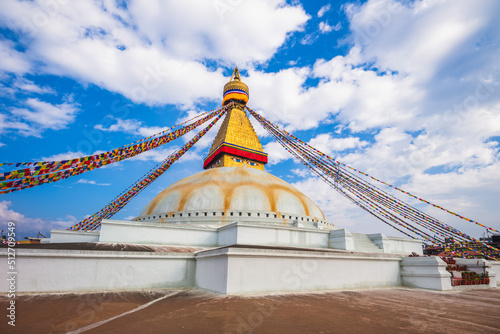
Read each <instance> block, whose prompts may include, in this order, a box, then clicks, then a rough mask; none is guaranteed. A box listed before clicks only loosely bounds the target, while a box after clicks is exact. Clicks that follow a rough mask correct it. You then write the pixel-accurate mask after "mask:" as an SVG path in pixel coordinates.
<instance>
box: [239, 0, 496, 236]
mask: <svg viewBox="0 0 500 334" xmlns="http://www.w3.org/2000/svg"><path fill="white" fill-rule="evenodd" d="M499 10H500V3H498V2H497V1H484V2H482V3H481V5H477V4H474V3H471V2H469V1H453V3H451V2H450V1H444V0H443V1H435V2H429V1H419V2H415V3H412V4H408V5H404V4H402V3H401V2H396V1H389V0H371V1H367V2H366V3H365V4H363V5H361V6H355V5H349V6H346V11H347V13H348V17H349V21H350V25H349V28H350V30H351V32H352V34H351V38H348V39H346V40H347V41H350V42H352V43H354V45H353V47H352V48H351V50H350V52H349V53H348V54H347V55H345V56H337V57H335V58H333V59H327V60H318V61H317V62H316V64H315V65H314V66H313V67H312V68H292V69H288V70H282V71H279V72H277V73H262V72H252V71H250V72H249V74H250V77H249V79H248V82H249V83H250V86H251V87H252V89H253V91H252V98H251V103H252V106H254V108H255V109H258V110H260V111H261V112H262V114H263V115H264V116H265V117H266V118H268V119H269V120H271V121H272V122H275V123H276V122H277V123H281V124H284V125H285V127H286V128H287V130H292V131H293V130H297V129H300V130H305V129H312V128H314V127H316V126H318V125H319V124H321V123H324V122H334V123H335V124H338V125H337V126H336V128H337V133H339V135H343V134H345V133H348V132H350V137H347V138H345V140H343V141H338V142H336V143H331V142H330V139H331V136H330V135H328V137H327V136H326V135H325V136H323V137H321V136H317V137H316V138H315V139H314V140H313V142H312V144H313V146H315V145H316V146H318V147H321V148H322V150H325V151H330V152H334V151H340V150H343V149H349V148H355V149H356V151H355V152H350V151H346V152H339V153H340V154H338V155H339V157H338V159H339V160H341V161H343V162H346V163H348V164H350V165H352V166H354V167H356V168H358V169H360V170H364V171H367V172H368V173H370V174H372V175H374V176H376V177H379V178H380V179H383V180H386V181H389V182H395V183H396V184H401V183H405V184H407V186H408V188H409V190H412V189H416V190H415V193H416V194H418V195H419V196H422V197H424V198H425V197H427V198H429V199H431V200H434V201H436V202H437V203H438V204H441V203H442V204H443V205H444V206H448V207H449V208H450V209H451V210H453V211H456V212H460V213H461V214H464V215H467V214H466V213H467V212H469V213H470V215H469V216H472V217H469V218H472V219H474V218H475V217H477V218H475V219H477V220H480V221H481V222H482V223H486V224H487V225H488V224H489V225H492V226H497V228H498V224H499V222H498V220H497V219H496V216H497V215H495V214H493V213H494V212H495V210H496V205H495V204H494V203H492V199H494V198H498V197H499V196H500V193H499V191H498V189H499V188H498V184H499V181H498V180H497V177H496V176H494V175H493V174H492V171H495V170H498V168H500V159H499V158H500V150H499V146H498V142H497V141H491V138H492V137H495V136H498V133H500V128H499V126H500V119H499V115H500V94H498V91H499V90H500V63H499V62H498V60H497V57H496V55H497V54H499V52H500V44H498V36H500V22H499V21H498V20H497V19H496V16H495V14H493V13H496V12H498V11H499ZM308 79H319V84H318V85H316V86H309V85H306V81H307V80H308ZM269 91H272V92H273V94H269ZM344 136H345V135H344ZM364 137H366V138H369V139H370V140H369V143H368V141H367V140H362V139H355V138H364ZM358 140H359V142H358ZM363 141H364V142H363ZM361 142H363V143H362V145H360V143H361ZM335 145H336V148H335V147H334V146H335ZM287 158H288V157H287V156H286V155H285V154H282V155H281V156H280V155H278V157H277V159H276V160H277V161H283V160H286V159H287ZM458 181H461V182H462V183H461V186H459V187H457V182H458ZM486 183H488V184H492V185H497V186H496V187H493V188H485V187H484V184H486ZM400 195H401V194H400ZM400 195H398V196H400ZM445 204H446V205H445ZM325 205H329V204H328V203H326V204H325ZM332 205H333V204H332ZM351 214H352V213H347V214H346V215H345V217H350V216H351ZM433 214H436V215H437V216H438V217H441V216H440V215H441V213H440V212H437V213H433ZM474 216H475V217H474ZM351 217H353V218H354V217H356V216H355V215H352V216H351ZM445 217H446V219H449V218H450V217H451V216H449V215H448V216H445ZM459 224H460V223H459ZM464 228H465V229H467V228H470V227H465V226H464ZM476 232H477V231H476ZM476 235H477V234H476Z"/></svg>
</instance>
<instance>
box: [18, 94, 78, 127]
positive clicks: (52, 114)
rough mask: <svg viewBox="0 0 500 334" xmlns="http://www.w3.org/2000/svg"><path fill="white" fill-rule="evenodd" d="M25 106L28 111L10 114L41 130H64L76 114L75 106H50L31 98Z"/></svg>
mask: <svg viewBox="0 0 500 334" xmlns="http://www.w3.org/2000/svg"><path fill="white" fill-rule="evenodd" d="M26 106H27V107H29V109H13V110H11V113H12V114H13V115H15V116H19V117H20V118H22V119H23V120H24V121H27V122H29V123H35V124H37V125H39V126H40V127H41V128H42V129H53V130H60V129H64V128H65V127H66V126H67V125H68V124H69V123H72V122H73V121H74V119H75V116H76V113H77V112H78V108H77V106H76V105H75V104H73V103H66V102H64V103H61V104H58V105H52V104H50V103H47V102H43V101H40V100H39V99H33V98H30V99H27V100H26Z"/></svg>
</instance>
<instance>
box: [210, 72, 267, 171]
mask: <svg viewBox="0 0 500 334" xmlns="http://www.w3.org/2000/svg"><path fill="white" fill-rule="evenodd" d="M248 96H249V90H248V86H247V85H246V84H245V83H243V82H242V81H241V79H240V73H239V71H238V68H237V67H236V68H235V69H234V71H233V75H232V76H231V78H230V79H229V82H228V83H226V84H225V85H224V91H223V99H222V105H227V104H229V103H231V102H232V103H233V105H232V106H231V107H230V108H231V109H230V110H228V112H227V114H226V117H225V118H224V122H223V123H222V125H221V127H220V129H219V132H218V133H217V136H216V137H215V140H214V142H213V143H212V147H211V148H210V153H209V154H208V156H207V157H206V158H205V160H204V162H203V168H204V169H209V168H217V167H249V168H255V169H260V170H264V165H265V164H266V163H267V153H264V151H263V150H262V145H261V143H260V140H259V137H258V136H257V134H256V133H255V130H254V128H253V126H252V123H250V120H249V119H248V116H247V114H246V112H245V105H246V103H247V102H248Z"/></svg>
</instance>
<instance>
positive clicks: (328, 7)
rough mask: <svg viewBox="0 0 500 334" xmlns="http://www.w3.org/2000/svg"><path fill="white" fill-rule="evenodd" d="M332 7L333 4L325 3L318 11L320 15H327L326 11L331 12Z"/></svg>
mask: <svg viewBox="0 0 500 334" xmlns="http://www.w3.org/2000/svg"><path fill="white" fill-rule="evenodd" d="M330 9H331V5H330V4H328V5H324V6H323V7H321V8H320V9H319V11H318V17H323V15H325V13H327V12H329V11H330Z"/></svg>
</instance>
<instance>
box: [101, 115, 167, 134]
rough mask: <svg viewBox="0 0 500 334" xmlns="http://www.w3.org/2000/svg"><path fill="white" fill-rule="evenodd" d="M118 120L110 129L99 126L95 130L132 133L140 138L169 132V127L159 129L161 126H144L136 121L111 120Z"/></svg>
mask: <svg viewBox="0 0 500 334" xmlns="http://www.w3.org/2000/svg"><path fill="white" fill-rule="evenodd" d="M111 119H113V120H116V123H115V124H111V125H109V126H108V127H105V126H104V125H103V124H97V125H95V126H94V129H97V130H101V131H108V132H124V133H130V134H133V135H136V136H140V137H149V136H152V135H154V134H156V133H159V132H162V131H164V130H167V129H168V127H159V126H149V127H148V126H144V125H143V123H142V122H141V121H139V120H136V119H125V120H123V119H120V118H111Z"/></svg>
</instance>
